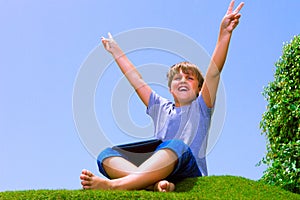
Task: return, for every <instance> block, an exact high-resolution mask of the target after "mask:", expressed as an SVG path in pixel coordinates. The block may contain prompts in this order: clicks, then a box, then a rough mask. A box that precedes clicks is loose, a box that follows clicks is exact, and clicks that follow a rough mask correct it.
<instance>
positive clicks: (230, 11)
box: [227, 0, 234, 15]
mask: <svg viewBox="0 0 300 200" xmlns="http://www.w3.org/2000/svg"><path fill="white" fill-rule="evenodd" d="M233 6H234V0H232V1H231V2H230V4H229V6H228V9H227V15H228V14H230V13H232V9H233Z"/></svg>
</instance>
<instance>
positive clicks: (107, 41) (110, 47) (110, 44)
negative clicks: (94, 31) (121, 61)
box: [101, 33, 122, 57]
mask: <svg viewBox="0 0 300 200" xmlns="http://www.w3.org/2000/svg"><path fill="white" fill-rule="evenodd" d="M101 41H102V44H103V46H104V48H105V49H106V50H107V51H108V52H109V53H111V54H112V55H113V56H114V57H118V56H120V55H121V54H122V50H121V49H120V47H119V46H118V44H117V43H116V41H115V40H114V39H113V37H112V35H111V33H108V38H105V37H102V38H101Z"/></svg>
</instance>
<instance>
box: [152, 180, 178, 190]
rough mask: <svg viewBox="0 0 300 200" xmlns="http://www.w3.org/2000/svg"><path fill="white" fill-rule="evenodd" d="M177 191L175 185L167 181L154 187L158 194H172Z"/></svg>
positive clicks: (160, 182)
mask: <svg viewBox="0 0 300 200" xmlns="http://www.w3.org/2000/svg"><path fill="white" fill-rule="evenodd" d="M174 190H175V185H174V183H171V182H169V181H166V180H162V181H159V182H157V183H156V184H155V186H154V191H158V192H172V191H174Z"/></svg>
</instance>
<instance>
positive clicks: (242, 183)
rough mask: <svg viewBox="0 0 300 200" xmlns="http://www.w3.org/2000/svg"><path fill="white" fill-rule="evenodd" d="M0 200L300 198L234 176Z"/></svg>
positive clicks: (3, 195) (17, 194) (8, 195)
mask: <svg viewBox="0 0 300 200" xmlns="http://www.w3.org/2000/svg"><path fill="white" fill-rule="evenodd" d="M0 199H41V200H42V199H80V200H81V199H82V200H85V199H89V200H90V199H169V200H171V199H300V195H299V194H294V193H291V192H288V191H285V190H283V189H281V188H279V187H275V186H269V185H264V184H263V183H260V182H257V181H253V180H249V179H246V178H242V177H235V176H209V177H201V178H193V179H186V180H184V181H182V182H180V183H178V184H177V189H176V191H175V192H171V193H158V192H150V191H144V190H142V191H90V190H26V191H7V192H0Z"/></svg>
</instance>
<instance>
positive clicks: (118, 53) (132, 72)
mask: <svg viewBox="0 0 300 200" xmlns="http://www.w3.org/2000/svg"><path fill="white" fill-rule="evenodd" d="M102 44H103V46H104V48H105V49H106V50H107V51H108V52H110V53H111V54H112V56H113V57H114V59H115V61H116V62H117V64H118V66H119V67H120V69H121V71H122V72H123V74H124V75H125V76H126V78H127V80H128V81H129V83H130V84H131V85H132V87H133V88H134V89H135V91H136V92H137V94H138V95H139V97H140V99H141V100H142V101H143V103H144V104H145V105H146V106H148V103H149V98H150V95H151V92H152V89H151V88H150V87H149V85H147V84H146V83H145V82H144V80H143V78H142V76H141V74H140V73H139V72H138V71H137V69H136V68H135V66H134V65H133V64H132V63H131V62H130V60H129V59H128V58H127V56H126V55H125V54H124V52H123V51H122V49H121V48H120V47H119V45H118V44H117V43H116V42H115V41H114V40H113V38H112V35H111V34H110V33H108V38H104V37H102Z"/></svg>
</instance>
